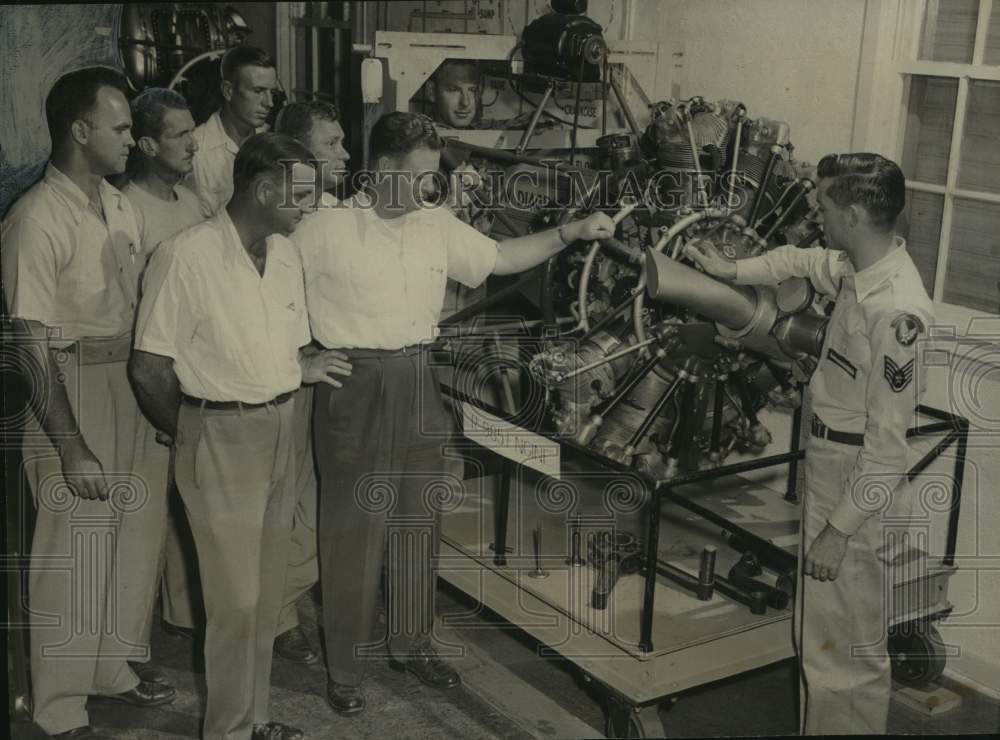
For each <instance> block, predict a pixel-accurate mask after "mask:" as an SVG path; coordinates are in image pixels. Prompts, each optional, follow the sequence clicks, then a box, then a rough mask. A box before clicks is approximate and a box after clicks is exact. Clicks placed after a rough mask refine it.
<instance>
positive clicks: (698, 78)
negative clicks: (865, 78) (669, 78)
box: [593, 0, 865, 162]
mask: <svg viewBox="0 0 1000 740" xmlns="http://www.w3.org/2000/svg"><path fill="white" fill-rule="evenodd" d="M632 2H633V10H632V17H633V22H632V37H633V38H635V39H642V40H659V41H661V42H663V43H667V44H668V45H669V46H671V48H673V49H675V51H676V52H678V53H682V54H683V56H675V57H674V64H675V75H674V79H675V81H676V82H677V83H678V86H679V94H680V95H681V96H682V97H684V98H688V97H691V96H692V95H701V96H702V97H704V98H706V99H709V100H718V99H721V98H730V99H736V100H741V101H742V102H743V103H744V104H745V105H746V106H747V109H748V110H749V112H750V115H751V116H752V117H754V118H757V117H766V118H774V119H778V120H781V121H787V122H788V123H789V124H790V125H791V128H792V142H793V143H794V144H795V155H796V158H798V159H800V160H806V161H811V162H816V161H817V160H818V159H819V158H820V157H822V156H823V155H824V154H827V153H829V152H837V151H847V150H848V148H849V145H850V142H851V126H852V123H853V120H854V100H855V92H856V87H857V81H858V63H859V61H860V55H861V31H862V26H863V20H864V9H865V0H836V2H830V1H829V0H752V2H751V1H748V0H632ZM593 4H597V3H593ZM673 92H674V94H676V92H677V91H673ZM651 94H655V96H656V97H655V99H656V100H662V99H665V98H669V97H670V96H671V94H672V91H671V90H656V91H651Z"/></svg>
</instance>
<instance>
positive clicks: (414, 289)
mask: <svg viewBox="0 0 1000 740" xmlns="http://www.w3.org/2000/svg"><path fill="white" fill-rule="evenodd" d="M370 146H371V160H372V162H373V163H374V164H375V167H376V171H375V181H374V184H373V185H372V187H371V188H370V190H369V191H368V192H367V194H366V195H364V196H361V197H356V198H355V207H353V208H331V209H326V210H324V211H320V212H318V213H316V214H315V215H314V216H312V217H311V218H310V219H309V220H308V221H307V222H305V223H303V225H302V234H301V239H302V243H303V244H304V245H305V246H304V247H303V250H302V260H303V268H304V270H305V275H306V301H307V304H308V307H309V322H310V326H311V327H312V332H313V336H314V337H315V340H316V341H317V342H319V344H320V345H322V346H323V347H327V348H340V349H343V350H344V351H345V353H346V354H347V356H348V359H349V361H350V362H351V364H352V374H351V376H350V378H348V379H346V380H345V382H344V389H343V392H337V393H336V394H335V395H334V394H332V393H331V392H329V391H328V389H327V388H326V386H322V385H321V386H318V387H317V390H316V404H315V409H316V416H315V419H314V439H315V449H316V453H317V458H318V463H319V470H320V521H319V533H320V536H319V547H320V554H319V557H320V581H321V586H322V590H323V605H324V608H323V623H324V628H325V630H324V634H325V640H326V648H327V651H326V652H327V669H328V672H329V679H330V681H329V684H328V688H327V698H328V700H329V701H330V704H331V706H332V707H333V708H334V709H336V710H337V711H339V712H342V713H344V714H352V713H356V712H360V711H362V710H363V709H364V706H365V700H364V696H363V695H362V693H361V691H360V684H361V681H362V679H363V676H364V665H365V662H366V659H368V658H370V657H378V658H382V657H384V654H383V653H382V652H381V651H380V650H379V646H380V645H383V644H384V643H380V642H379V643H376V644H375V645H374V646H372V645H371V641H370V638H371V632H372V628H373V626H374V613H375V606H376V601H377V595H378V591H379V583H380V579H381V575H382V565H383V562H384V561H385V557H384V556H383V555H384V553H385V552H386V550H388V553H389V555H388V564H387V565H388V567H387V572H388V586H387V591H388V608H387V620H386V621H387V623H388V625H389V642H388V646H389V649H390V651H391V655H392V658H393V664H394V665H395V666H396V667H398V668H400V669H403V670H408V671H410V672H412V673H414V674H415V675H416V676H417V677H418V678H419V679H420V680H421V681H423V682H424V683H426V684H428V685H430V686H433V687H436V688H451V687H454V686H457V685H458V684H459V683H460V679H459V677H458V674H457V673H456V672H455V671H454V669H452V668H451V667H449V666H448V665H447V664H446V663H445V662H443V661H442V660H441V659H440V658H439V657H438V655H437V653H436V651H435V649H434V647H433V645H432V644H431V638H432V634H431V633H432V626H433V618H434V604H433V596H434V590H435V579H434V577H433V576H434V574H433V571H432V567H431V563H432V559H433V557H434V554H435V553H436V551H437V528H436V524H435V518H436V513H437V512H436V511H435V509H434V501H435V494H434V492H435V491H437V489H438V487H440V485H441V483H442V482H445V484H446V485H460V481H457V480H455V477H454V476H449V475H448V474H447V472H446V468H445V465H444V460H443V456H442V451H441V446H442V444H446V443H447V442H448V437H449V434H450V425H449V423H448V420H447V418H446V411H445V409H444V405H443V402H442V399H441V395H440V391H439V389H438V384H437V378H436V375H435V373H434V372H433V369H432V367H431V365H430V364H429V363H428V357H427V354H428V353H427V352H426V351H425V347H423V346H422V345H423V343H425V342H427V341H428V340H431V339H433V338H434V336H435V334H436V327H437V322H438V316H439V314H440V312H441V303H442V300H443V298H444V290H445V280H446V279H447V278H448V277H449V276H450V277H452V278H455V279H456V280H459V281H461V282H462V283H464V284H465V285H469V286H476V285H479V284H481V283H482V282H483V281H484V280H485V279H486V277H487V276H488V275H490V274H491V273H495V274H512V273H516V272H521V271H523V270H527V269H530V268H531V267H534V266H535V265H537V264H540V263H541V262H543V261H545V260H546V259H548V258H550V257H552V256H553V255H555V254H557V253H558V252H559V251H560V250H561V249H563V248H564V247H565V246H567V245H568V244H570V243H572V242H574V241H576V240H578V239H584V240H588V241H590V240H594V239H603V238H607V237H609V236H611V235H612V234H613V233H614V224H613V223H612V221H611V219H610V218H609V217H608V216H606V215H604V214H601V213H598V214H594V215H592V216H590V217H588V218H587V219H584V220H581V221H576V222H573V223H569V224H566V225H565V226H562V227H560V228H558V229H551V230H549V231H544V232H540V233H538V234H531V235H529V236H525V237H521V238H519V239H511V240H509V241H506V242H504V243H502V244H499V245H498V244H497V243H496V242H494V241H493V240H492V239H490V238H488V237H486V236H484V235H482V234H480V233H479V232H478V231H476V230H475V229H473V228H472V227H471V226H468V225H467V224H464V223H462V222H461V221H460V220H459V219H458V218H456V217H455V216H454V215H453V214H452V213H451V212H450V211H449V210H448V209H447V208H443V207H438V208H428V206H427V203H426V202H425V199H426V198H427V197H428V196H429V194H430V193H431V192H433V191H434V189H435V188H434V177H433V173H437V172H438V168H439V165H440V154H441V148H442V146H443V142H442V141H441V139H440V137H439V136H438V135H437V133H436V132H435V129H434V124H433V122H432V121H431V120H430V119H429V118H427V117H426V116H422V115H418V114H413V113H403V112H397V113H389V114H387V115H385V116H383V117H382V118H381V119H379V121H378V122H377V123H376V124H375V126H374V128H373V129H372V133H371V143H370ZM387 540H388V542H387Z"/></svg>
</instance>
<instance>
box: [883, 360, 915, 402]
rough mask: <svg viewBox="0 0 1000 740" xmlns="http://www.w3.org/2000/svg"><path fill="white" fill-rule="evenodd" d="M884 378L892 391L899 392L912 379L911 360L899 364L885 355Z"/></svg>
mask: <svg viewBox="0 0 1000 740" xmlns="http://www.w3.org/2000/svg"><path fill="white" fill-rule="evenodd" d="M885 379H886V380H887V381H888V382H889V387H890V388H892V390H893V392H894V393H899V392H900V391H902V390H903V389H904V388H906V386H908V385H909V384H910V381H912V380H913V360H910V361H909V362H907V363H906V364H904V365H902V366H900V365H897V364H896V361H895V360H893V359H892V358H891V357H889V355H885Z"/></svg>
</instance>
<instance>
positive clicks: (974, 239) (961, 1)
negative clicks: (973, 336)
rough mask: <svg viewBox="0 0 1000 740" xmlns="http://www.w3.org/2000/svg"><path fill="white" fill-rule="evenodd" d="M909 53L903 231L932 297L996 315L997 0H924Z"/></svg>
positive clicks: (999, 192) (999, 213) (999, 255)
mask: <svg viewBox="0 0 1000 740" xmlns="http://www.w3.org/2000/svg"><path fill="white" fill-rule="evenodd" d="M910 56H911V57H912V58H910V59H906V60H902V61H901V63H900V66H899V71H900V72H902V73H903V75H904V76H905V77H904V84H903V91H904V94H903V98H904V100H903V120H902V122H901V129H900V134H901V135H900V138H899V139H898V142H899V144H898V145H899V147H900V150H901V151H899V152H898V156H899V163H900V165H901V167H902V168H903V172H904V174H905V175H906V178H907V185H908V191H909V192H908V193H907V206H906V211H905V212H904V219H903V222H902V223H901V225H900V226H901V229H900V230H901V231H902V232H903V235H904V236H905V237H906V238H907V244H908V248H909V251H910V254H911V255H912V257H913V259H914V261H915V262H916V264H917V267H918V268H919V269H920V274H921V276H922V277H923V279H924V284H925V286H926V287H927V291H928V293H930V294H931V295H932V297H933V298H934V299H935V300H936V301H940V302H943V303H949V304H955V305H959V306H964V307H966V308H971V309H975V310H979V311H986V312H989V313H994V314H996V313H1000V0H997V1H996V2H994V0H926V4H925V8H924V12H923V18H922V23H921V27H920V38H919V43H917V44H916V45H915V46H914V47H912V53H911V54H910Z"/></svg>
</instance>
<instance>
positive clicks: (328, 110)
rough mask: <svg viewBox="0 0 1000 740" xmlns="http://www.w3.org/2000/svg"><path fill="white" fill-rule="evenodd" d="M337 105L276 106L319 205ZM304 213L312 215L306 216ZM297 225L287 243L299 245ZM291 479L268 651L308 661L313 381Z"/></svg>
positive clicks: (342, 157) (333, 159)
mask: <svg viewBox="0 0 1000 740" xmlns="http://www.w3.org/2000/svg"><path fill="white" fill-rule="evenodd" d="M338 119H339V116H338V113H337V108H336V107H335V106H334V105H333V104H331V103H327V102H325V101H323V100H310V101H304V102H296V103H290V104H288V105H286V106H285V107H284V108H282V109H281V112H280V113H279V114H278V118H277V120H276V121H275V123H274V130H275V131H276V132H277V133H280V134H287V135H288V136H291V137H292V138H293V139H295V140H296V141H298V142H299V143H300V144H303V145H304V146H305V147H306V148H307V149H308V150H309V151H311V152H312V154H313V157H314V159H315V162H316V166H317V167H318V168H319V172H320V188H321V193H320V200H319V206H320V207H321V208H331V207H333V206H336V205H337V199H336V198H335V197H334V195H333V193H331V192H330V191H331V190H333V188H335V187H336V186H337V184H338V183H339V182H340V181H341V180H342V179H343V177H344V175H345V174H346V173H347V160H348V159H350V155H349V154H348V153H347V150H346V149H344V129H343V128H342V127H341V125H340V121H339V120H338ZM306 218H312V216H307V217H306ZM299 233H300V231H299V230H296V232H295V233H294V234H293V235H292V243H293V244H294V245H295V246H296V247H298V248H299V249H301V245H300V243H299V238H300V237H299ZM294 404H295V429H296V437H295V452H296V459H295V464H294V465H295V471H296V475H295V479H296V484H295V488H296V504H295V517H294V520H293V522H292V541H291V544H290V546H289V550H288V571H287V572H286V574H285V596H284V605H283V606H282V609H281V614H280V615H279V617H278V632H277V637H275V638H274V651H275V652H276V653H277V654H278V655H280V656H281V657H282V658H284V659H285V660H291V661H293V662H295V663H304V664H310V663H315V662H316V661H317V660H319V653H318V652H317V651H316V650H314V649H313V647H312V645H310V644H309V640H308V639H307V638H306V635H305V633H304V632H303V631H302V628H301V627H300V626H299V614H298V601H299V599H300V598H302V596H304V595H305V594H306V593H307V592H308V591H309V590H310V589H311V588H312V587H313V586H314V585H315V584H316V580H317V579H318V578H319V567H318V564H317V559H316V496H317V490H316V489H317V485H316V461H315V459H314V457H313V441H312V413H313V387H312V385H309V384H303V386H302V387H301V388H300V389H299V390H298V391H296V393H295V399H294Z"/></svg>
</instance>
